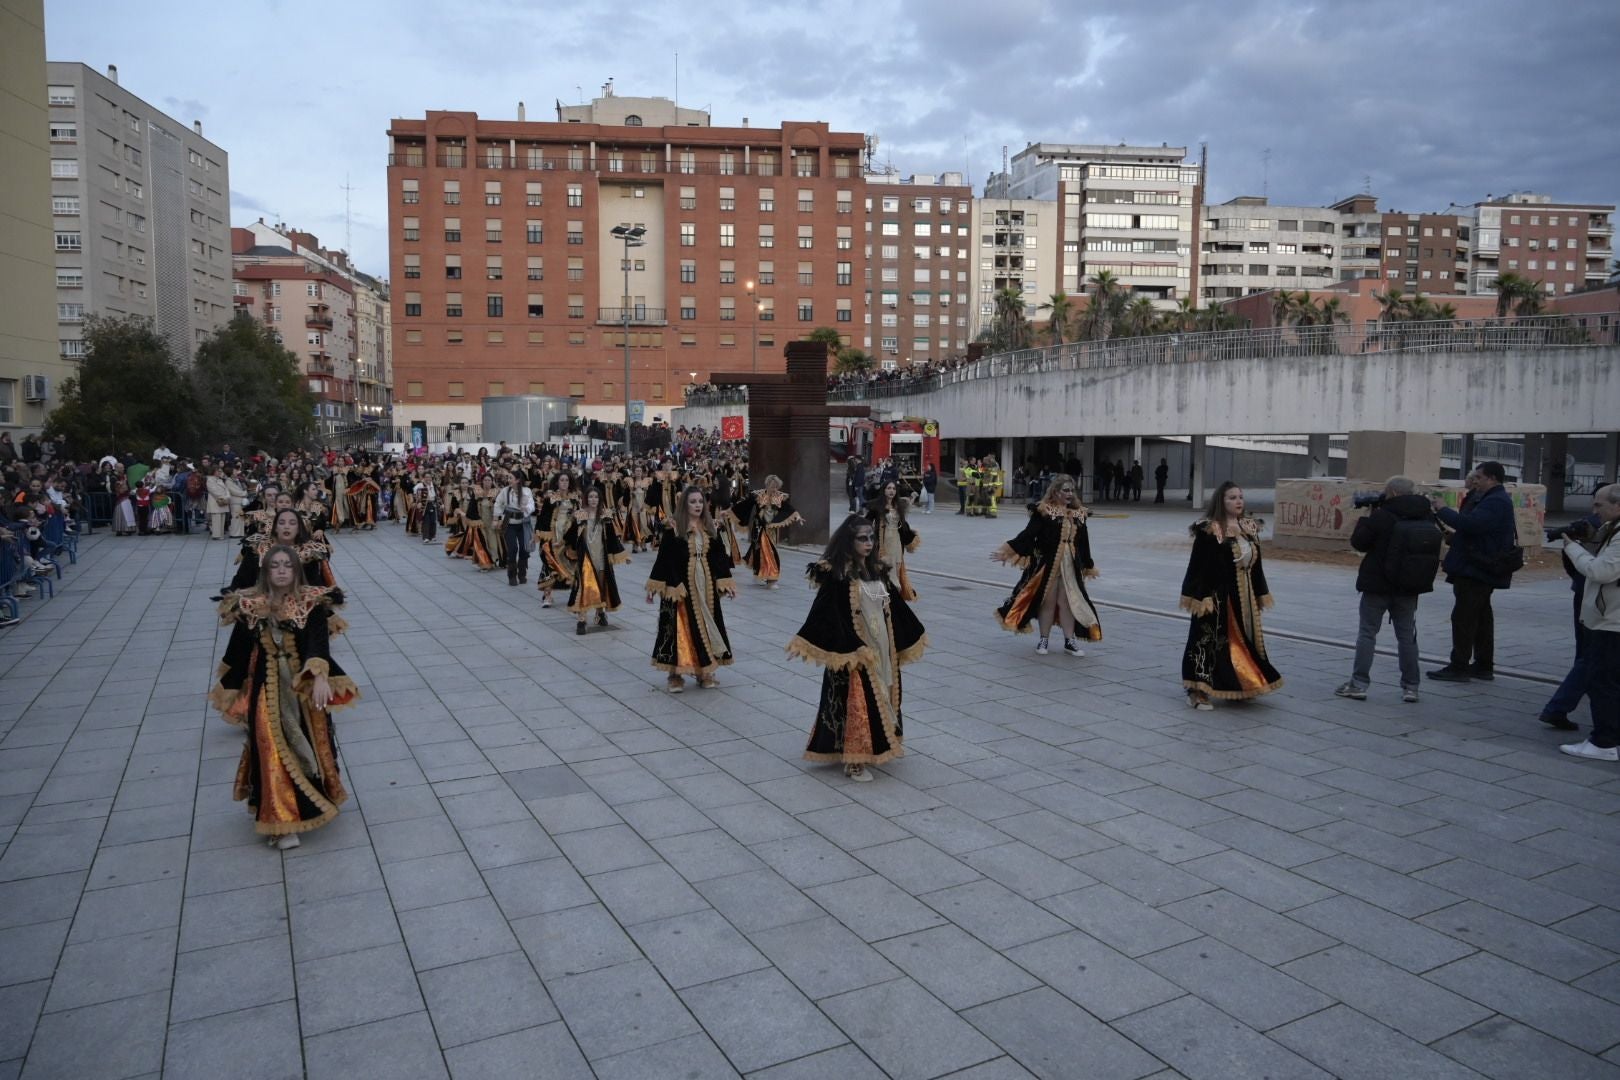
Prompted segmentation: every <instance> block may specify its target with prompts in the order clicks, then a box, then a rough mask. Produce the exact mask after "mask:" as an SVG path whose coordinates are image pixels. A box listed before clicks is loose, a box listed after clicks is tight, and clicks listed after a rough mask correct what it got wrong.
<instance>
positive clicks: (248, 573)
mask: <svg viewBox="0 0 1620 1080" xmlns="http://www.w3.org/2000/svg"><path fill="white" fill-rule="evenodd" d="M278 545H280V546H283V547H290V548H292V549H293V550H294V551H296V552H297V553H298V563H299V566H300V567H301V568H302V569H303V572H304V581H305V582H307V583H309V584H311V585H328V586H331V585H336V584H337V579H336V578H334V577H333V576H332V566H331V563H330V562H329V560H330V559H331V557H332V549H331V548H330V547H329V546H327V545H326V544H325V543H322V542H321V541H319V540H315V539H313V538H311V536H310V534H309V526H308V524H307V523H306V522H305V521H304V517H303V515H302V514H300V513H299V512H298V511H296V510H293V509H291V508H290V507H289V508H286V509H282V510H277V511H276V513H275V516H274V517H273V518H272V519H271V523H270V528H269V530H268V531H266V532H260V533H254V534H253V535H252V536H250V537H248V538H247V539H245V540H243V541H242V555H241V558H240V559H239V561H238V562H237V564H236V576H235V577H233V578H232V579H231V583H230V584H229V585H227V586H226V587H225V588H226V591H236V590H241V589H251V588H252V587H253V586H254V585H256V584H257V583H258V581H259V572H260V567H261V566H262V564H263V562H264V553H265V552H266V551H268V550H270V549H271V548H272V547H275V546H278Z"/></svg>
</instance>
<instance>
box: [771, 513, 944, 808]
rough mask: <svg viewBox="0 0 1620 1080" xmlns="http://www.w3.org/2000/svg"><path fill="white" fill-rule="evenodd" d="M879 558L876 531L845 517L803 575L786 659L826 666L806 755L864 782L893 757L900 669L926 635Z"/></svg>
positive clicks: (898, 729) (897, 751) (897, 750)
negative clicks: (805, 605)
mask: <svg viewBox="0 0 1620 1080" xmlns="http://www.w3.org/2000/svg"><path fill="white" fill-rule="evenodd" d="M889 575H890V567H889V565H888V564H887V563H885V562H884V561H883V560H882V559H880V558H878V556H877V537H876V529H875V528H874V527H873V525H872V523H871V522H870V521H868V520H867V519H866V518H864V517H861V516H860V515H857V514H851V515H850V516H849V517H848V518H846V519H845V520H844V523H843V524H842V525H840V526H839V527H838V531H837V532H835V533H833V535H832V539H831V540H830V541H828V543H827V550H826V552H825V553H824V554H823V555H822V556H821V558H820V560H818V561H817V562H813V563H811V564H810V569H809V571H808V573H807V574H806V576H807V577H808V578H809V579H810V584H811V585H812V586H813V587H814V588H815V589H816V598H815V600H814V601H813V602H812V603H811V605H810V614H809V615H807V616H805V620H804V625H803V626H801V627H800V628H799V632H798V633H797V634H795V635H794V636H793V640H792V641H790V642H788V646H787V651H788V655H790V656H796V657H798V658H799V659H801V660H808V661H809V662H810V663H813V664H820V665H821V666H822V668H823V669H824V670H823V672H822V676H821V702H820V704H819V705H817V707H816V719H815V724H814V725H813V726H812V727H811V729H810V741H809V743H808V745H806V747H805V750H804V756H805V759H806V760H808V761H822V762H835V763H838V764H842V765H843V766H844V775H845V776H847V777H849V778H850V779H851V780H855V781H858V782H865V781H868V780H871V779H872V774H871V773H869V772H867V770H866V767H867V766H868V765H882V764H883V763H884V762H886V761H889V760H891V759H893V758H897V757H899V756H900V755H901V754H902V753H904V750H903V748H902V746H901V739H902V736H903V734H904V733H903V729H902V723H901V717H900V696H901V695H900V668H901V667H902V666H903V665H905V664H909V663H911V662H912V661H913V660H917V659H920V658H921V657H922V654H923V650H924V649H925V648H926V647H927V644H928V637H927V635H926V634H925V633H924V632H923V626H922V623H921V622H919V621H918V620H917V616H916V615H915V614H913V613H912V610H911V608H910V607H909V606H908V605H907V604H906V602H905V600H904V599H903V598H902V597H901V596H900V590H899V589H898V588H897V587H896V586H895V584H894V582H893V581H892V580H891V579H890V576H889Z"/></svg>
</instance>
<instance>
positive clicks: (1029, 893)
mask: <svg viewBox="0 0 1620 1080" xmlns="http://www.w3.org/2000/svg"><path fill="white" fill-rule="evenodd" d="M961 858H962V861H963V862H964V863H966V864H967V865H969V866H971V867H973V868H974V869H975V870H977V871H979V872H980V873H982V874H983V875H984V876H985V877H987V878H990V879H991V880H992V881H996V882H999V883H1000V884H1002V885H1005V886H1007V888H1009V889H1011V890H1012V891H1013V892H1015V893H1017V894H1018V895H1020V896H1022V897H1024V898H1025V899H1028V900H1043V899H1045V898H1046V897H1048V896H1055V895H1057V894H1058V893H1065V892H1073V891H1074V890H1075V889H1080V888H1084V887H1085V886H1087V885H1093V884H1095V883H1096V880H1095V879H1094V878H1091V877H1089V876H1087V875H1086V874H1083V873H1081V872H1080V871H1078V870H1076V869H1074V867H1072V866H1070V865H1068V864H1066V863H1064V862H1062V861H1061V860H1058V859H1054V858H1052V856H1050V855H1047V854H1044V853H1043V852H1040V851H1038V850H1036V849H1035V848H1033V847H1031V846H1030V845H1028V844H1025V843H1023V842H1022V841H1018V840H1014V841H1011V842H1009V843H1006V844H999V845H997V846H996V847H989V848H981V849H980V850H978V851H970V852H967V853H965V854H963V855H962V857H961Z"/></svg>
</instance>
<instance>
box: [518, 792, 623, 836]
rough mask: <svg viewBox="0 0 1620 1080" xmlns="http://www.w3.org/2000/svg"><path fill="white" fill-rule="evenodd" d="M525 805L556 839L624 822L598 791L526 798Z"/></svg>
mask: <svg viewBox="0 0 1620 1080" xmlns="http://www.w3.org/2000/svg"><path fill="white" fill-rule="evenodd" d="M524 805H525V806H527V807H528V808H529V812H530V813H532V814H533V815H534V817H535V819H536V820H537V821H539V822H540V824H541V825H544V826H545V829H546V832H548V833H550V834H551V836H552V837H553V838H555V837H557V836H559V835H561V834H562V833H569V832H579V831H580V830H583V829H604V828H609V827H611V826H613V825H617V824H619V823H620V822H621V820H622V819H621V818H620V817H619V815H618V814H617V813H615V812H614V810H613V807H611V806H609V805H608V804H607V803H605V802H603V801H602V798H601V796H599V795H597V794H596V793H595V792H594V791H582V792H579V793H578V794H575V795H553V796H550V797H548V798H544V799H526V800H524Z"/></svg>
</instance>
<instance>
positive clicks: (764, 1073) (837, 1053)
mask: <svg viewBox="0 0 1620 1080" xmlns="http://www.w3.org/2000/svg"><path fill="white" fill-rule="evenodd" d="M955 1075H956V1076H959V1077H969V1076H971V1074H970V1073H967V1072H961V1073H956V1074H955ZM829 1076H837V1077H840V1078H843V1080H888V1074H887V1073H885V1072H884V1071H883V1070H882V1069H879V1068H878V1067H877V1066H876V1065H874V1064H872V1059H871V1058H869V1057H867V1056H866V1055H865V1054H863V1053H861V1052H860V1050H858V1049H857V1048H856V1047H854V1046H852V1045H851V1044H849V1043H845V1044H844V1045H843V1046H835V1047H833V1048H832V1049H831V1050H823V1051H821V1052H820V1053H818V1054H809V1055H806V1056H805V1057H802V1058H799V1059H797V1060H795V1061H785V1062H783V1063H782V1064H780V1065H772V1066H771V1067H770V1068H768V1069H761V1070H760V1071H759V1072H756V1073H750V1074H749V1078H748V1080H824V1078H825V1077H829Z"/></svg>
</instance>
